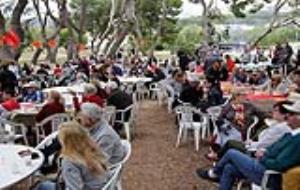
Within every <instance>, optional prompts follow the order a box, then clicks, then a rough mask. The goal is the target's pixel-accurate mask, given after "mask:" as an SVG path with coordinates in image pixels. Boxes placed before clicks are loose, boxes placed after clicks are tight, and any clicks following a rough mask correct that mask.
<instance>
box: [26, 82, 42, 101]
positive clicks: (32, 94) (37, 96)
mask: <svg viewBox="0 0 300 190" xmlns="http://www.w3.org/2000/svg"><path fill="white" fill-rule="evenodd" d="M23 88H24V92H23V102H31V103H42V102H43V101H44V96H43V92H42V91H40V90H39V86H38V85H37V84H36V83H35V82H34V81H31V82H29V83H27V84H25V85H24V87H23Z"/></svg>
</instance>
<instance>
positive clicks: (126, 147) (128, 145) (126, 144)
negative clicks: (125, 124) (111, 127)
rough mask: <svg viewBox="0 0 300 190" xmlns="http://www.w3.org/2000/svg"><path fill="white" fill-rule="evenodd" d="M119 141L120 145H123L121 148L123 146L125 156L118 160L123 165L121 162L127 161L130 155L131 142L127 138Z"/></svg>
mask: <svg viewBox="0 0 300 190" xmlns="http://www.w3.org/2000/svg"><path fill="white" fill-rule="evenodd" d="M121 143H122V146H123V148H124V150H125V152H126V155H125V157H124V158H123V160H122V161H121V162H120V164H122V165H123V164H125V163H126V162H127V161H128V159H129V157H130V155H131V143H130V142H129V141H128V140H121Z"/></svg>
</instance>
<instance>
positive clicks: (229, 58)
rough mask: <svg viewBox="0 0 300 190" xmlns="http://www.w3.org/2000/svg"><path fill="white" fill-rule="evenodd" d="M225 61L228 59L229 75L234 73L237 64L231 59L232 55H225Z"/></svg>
mask: <svg viewBox="0 0 300 190" xmlns="http://www.w3.org/2000/svg"><path fill="white" fill-rule="evenodd" d="M225 59H226V65H227V70H228V72H229V73H232V71H233V70H234V68H235V62H234V61H233V59H232V58H231V57H230V55H225Z"/></svg>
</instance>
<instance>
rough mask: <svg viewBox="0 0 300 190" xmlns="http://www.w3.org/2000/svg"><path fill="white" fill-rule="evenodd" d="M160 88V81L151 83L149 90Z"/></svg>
mask: <svg viewBox="0 0 300 190" xmlns="http://www.w3.org/2000/svg"><path fill="white" fill-rule="evenodd" d="M157 89H158V83H151V84H150V86H149V90H150V91H152V90H157Z"/></svg>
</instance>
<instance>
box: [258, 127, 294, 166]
mask: <svg viewBox="0 0 300 190" xmlns="http://www.w3.org/2000/svg"><path fill="white" fill-rule="evenodd" d="M299 144H300V134H299V133H298V134H296V135H292V134H291V133H288V134H285V135H284V136H283V137H282V138H281V139H280V140H278V141H277V142H276V143H274V144H272V145H271V146H269V147H268V148H267V150H266V152H265V155H264V157H263V158H262V159H261V161H260V162H261V164H262V165H264V166H265V167H266V169H270V170H276V171H279V172H284V171H286V170H287V169H289V168H292V167H293V166H296V165H299V164H300V146H299Z"/></svg>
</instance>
